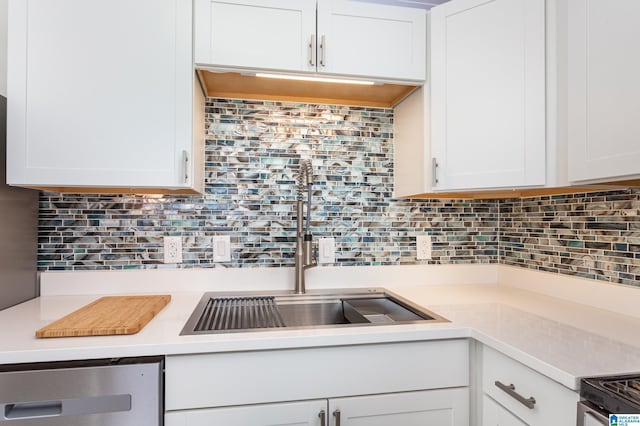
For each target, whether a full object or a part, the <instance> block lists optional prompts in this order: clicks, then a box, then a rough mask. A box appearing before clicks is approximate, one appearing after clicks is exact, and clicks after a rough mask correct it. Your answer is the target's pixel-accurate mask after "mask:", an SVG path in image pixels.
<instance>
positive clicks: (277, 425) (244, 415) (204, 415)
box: [164, 399, 327, 426]
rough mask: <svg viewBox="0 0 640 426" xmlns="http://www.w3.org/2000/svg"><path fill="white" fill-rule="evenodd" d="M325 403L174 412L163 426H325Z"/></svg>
mask: <svg viewBox="0 0 640 426" xmlns="http://www.w3.org/2000/svg"><path fill="white" fill-rule="evenodd" d="M326 413H327V400H326V399H322V400H316V401H303V402H288V403H280V404H265V405H244V406H237V407H228V408H210V409H204V410H188V411H175V412H169V413H167V414H165V418H164V419H165V426H211V425H229V426H231V425H242V426H285V425H286V426H325V424H323V423H322V420H323V419H325V418H326V417H325V416H326Z"/></svg>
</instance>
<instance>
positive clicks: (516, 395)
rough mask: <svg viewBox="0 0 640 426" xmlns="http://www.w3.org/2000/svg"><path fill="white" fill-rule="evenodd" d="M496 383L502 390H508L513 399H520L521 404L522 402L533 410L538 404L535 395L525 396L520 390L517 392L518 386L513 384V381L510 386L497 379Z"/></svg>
mask: <svg viewBox="0 0 640 426" xmlns="http://www.w3.org/2000/svg"><path fill="white" fill-rule="evenodd" d="M494 384H495V385H496V386H497V387H498V388H499V389H500V390H502V391H504V392H506V393H507V395H509V396H510V397H512V398H513V399H515V400H516V401H518V402H519V403H520V404H522V405H524V406H525V407H527V408H528V409H529V410H533V407H534V406H535V405H536V399H535V398H534V397H529V398H525V397H524V396H522V395H520V394H519V393H518V392H516V387H515V386H514V385H513V383H511V384H509V386H507V385H505V384H504V383H502V382H500V381H498V380H496V381H495V383H494Z"/></svg>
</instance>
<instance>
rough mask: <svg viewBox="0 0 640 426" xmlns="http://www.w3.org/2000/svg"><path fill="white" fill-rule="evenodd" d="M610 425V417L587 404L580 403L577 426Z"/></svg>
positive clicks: (584, 402)
mask: <svg viewBox="0 0 640 426" xmlns="http://www.w3.org/2000/svg"><path fill="white" fill-rule="evenodd" d="M601 425H605V426H608V425H609V415H608V414H606V413H605V412H604V411H602V410H601V409H599V408H598V407H596V406H595V405H593V404H591V403H589V402H587V401H580V402H578V425H577V426H601Z"/></svg>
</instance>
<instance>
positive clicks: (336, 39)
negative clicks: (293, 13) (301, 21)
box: [318, 0, 427, 80]
mask: <svg viewBox="0 0 640 426" xmlns="http://www.w3.org/2000/svg"><path fill="white" fill-rule="evenodd" d="M426 19H427V17H426V12H425V11H424V10H421V9H415V8H409V7H397V6H387V5H379V4H367V3H363V2H358V1H346V0H318V71H320V72H326V73H331V74H340V75H359V76H374V77H379V78H389V79H406V80H424V79H425V76H426V67H427V59H426V55H427V48H426V44H427V41H426V40H427V34H426Z"/></svg>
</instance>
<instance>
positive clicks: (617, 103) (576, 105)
mask: <svg viewBox="0 0 640 426" xmlns="http://www.w3.org/2000/svg"><path fill="white" fill-rule="evenodd" d="M638 22H640V2H639V1H638V0H610V1H606V2H597V1H587V0H568V27H567V32H568V86H569V87H568V110H569V114H568V121H569V127H568V137H569V179H570V180H572V181H583V180H596V179H598V180H603V179H604V180H606V179H612V178H613V179H616V178H618V179H620V178H624V177H627V178H628V177H637V176H638V175H640V103H639V100H640V78H639V76H640V49H639V48H638V42H639V41H640V25H638ZM634 175H635V176H634Z"/></svg>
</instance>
